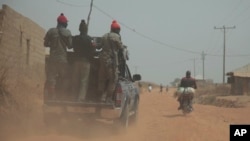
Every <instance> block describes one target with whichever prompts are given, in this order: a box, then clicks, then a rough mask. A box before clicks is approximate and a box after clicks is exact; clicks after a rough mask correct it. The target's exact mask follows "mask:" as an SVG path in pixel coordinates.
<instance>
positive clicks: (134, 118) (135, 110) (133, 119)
mask: <svg viewBox="0 0 250 141" xmlns="http://www.w3.org/2000/svg"><path fill="white" fill-rule="evenodd" d="M138 108H139V99H138V98H136V100H135V103H134V107H133V111H132V112H133V114H132V115H131V117H130V123H133V124H136V122H137V119H138V112H139V111H138V110H139V109H138Z"/></svg>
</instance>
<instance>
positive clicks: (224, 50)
mask: <svg viewBox="0 0 250 141" xmlns="http://www.w3.org/2000/svg"><path fill="white" fill-rule="evenodd" d="M214 29H223V33H224V46H223V81H222V82H223V84H224V83H225V74H226V73H225V58H226V29H235V26H233V27H225V25H223V27H214Z"/></svg>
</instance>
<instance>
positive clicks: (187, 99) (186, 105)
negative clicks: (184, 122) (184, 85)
mask: <svg viewBox="0 0 250 141" xmlns="http://www.w3.org/2000/svg"><path fill="white" fill-rule="evenodd" d="M181 99H182V100H181V104H182V113H183V114H184V115H186V114H188V113H191V112H192V111H193V108H192V94H191V93H185V94H183V95H182V96H181Z"/></svg>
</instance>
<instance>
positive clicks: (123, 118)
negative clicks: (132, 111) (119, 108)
mask: <svg viewBox="0 0 250 141" xmlns="http://www.w3.org/2000/svg"><path fill="white" fill-rule="evenodd" d="M120 123H121V125H122V127H124V128H128V125H129V105H128V104H127V103H126V104H125V106H124V109H123V112H122V115H121V117H120Z"/></svg>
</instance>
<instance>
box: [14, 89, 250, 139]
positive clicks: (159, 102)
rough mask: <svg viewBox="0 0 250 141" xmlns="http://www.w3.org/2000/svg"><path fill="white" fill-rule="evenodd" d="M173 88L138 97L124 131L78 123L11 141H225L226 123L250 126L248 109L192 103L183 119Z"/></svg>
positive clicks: (87, 122) (100, 124) (227, 127)
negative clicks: (135, 120)
mask: <svg viewBox="0 0 250 141" xmlns="http://www.w3.org/2000/svg"><path fill="white" fill-rule="evenodd" d="M177 107H178V103H177V101H176V99H174V98H173V89H171V90H170V91H169V92H168V93H166V92H163V93H162V94H160V93H159V92H158V91H155V92H154V91H153V92H151V93H148V92H144V93H142V94H141V100H140V107H139V120H138V123H137V125H135V126H131V127H129V129H128V130H127V131H118V130H116V128H113V126H112V124H111V123H110V122H109V121H108V122H107V121H106V122H102V121H95V122H93V121H78V122H76V123H75V124H73V125H71V126H68V127H67V128H65V127H62V128H61V129H60V130H59V131H58V130H57V131H54V130H50V129H43V130H41V132H40V133H38V134H33V135H29V136H26V137H23V138H19V139H17V140H15V141H45V140H46V141H118V140H119V141H167V140H168V141H183V140H185V141H229V125H230V124H250V118H249V117H250V112H249V111H250V108H249V107H248V108H222V107H215V106H208V105H199V104H194V111H193V112H192V113H191V114H189V115H186V116H183V114H182V113H181V111H178V110H177Z"/></svg>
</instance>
